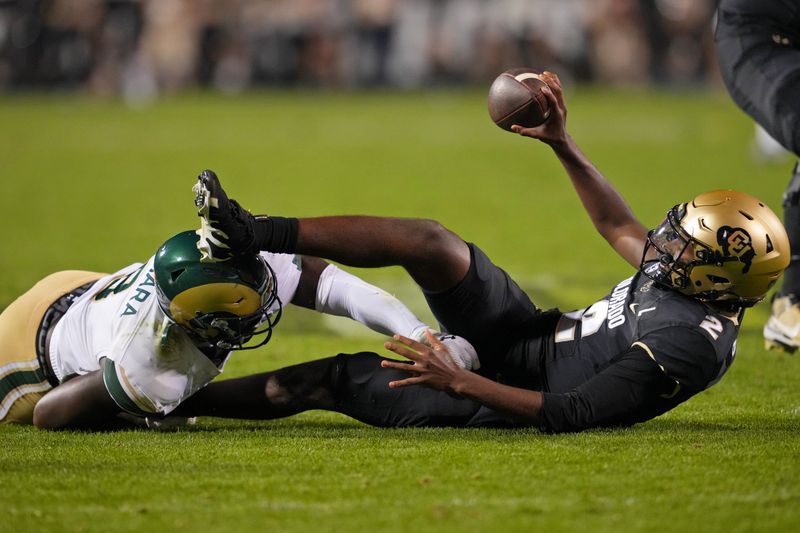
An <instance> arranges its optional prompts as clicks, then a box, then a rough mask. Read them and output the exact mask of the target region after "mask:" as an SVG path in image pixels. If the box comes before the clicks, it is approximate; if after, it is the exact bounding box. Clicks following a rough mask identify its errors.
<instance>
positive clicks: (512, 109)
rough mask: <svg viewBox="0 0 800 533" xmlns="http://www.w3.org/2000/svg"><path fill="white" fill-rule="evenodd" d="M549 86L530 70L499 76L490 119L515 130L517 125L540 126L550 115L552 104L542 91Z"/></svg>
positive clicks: (492, 91) (492, 92)
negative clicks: (513, 126)
mask: <svg viewBox="0 0 800 533" xmlns="http://www.w3.org/2000/svg"><path fill="white" fill-rule="evenodd" d="M544 87H547V84H546V83H545V82H544V81H542V78H541V76H540V75H539V74H538V73H537V72H534V71H533V70H532V69H529V68H517V69H512V70H507V71H505V72H503V73H502V74H500V75H499V76H497V78H496V79H495V80H494V82H493V83H492V86H491V87H490V88H489V116H490V117H491V118H492V121H493V122H494V123H495V124H497V125H498V126H500V127H501V128H503V129H504V130H507V131H511V126H512V125H513V124H519V125H520V126H525V127H527V128H533V127H535V126H538V125H540V124H542V123H544V121H546V120H547V118H548V117H549V116H550V102H548V100H547V97H546V96H545V94H544V93H543V92H542V89H543V88H544Z"/></svg>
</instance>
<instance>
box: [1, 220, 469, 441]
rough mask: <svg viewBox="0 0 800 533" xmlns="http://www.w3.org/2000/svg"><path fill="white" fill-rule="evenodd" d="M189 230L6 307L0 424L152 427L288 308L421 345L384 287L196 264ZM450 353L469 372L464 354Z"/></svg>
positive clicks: (263, 268) (65, 276)
mask: <svg viewBox="0 0 800 533" xmlns="http://www.w3.org/2000/svg"><path fill="white" fill-rule="evenodd" d="M197 233H198V232H193V231H186V232H183V233H179V234H177V235H175V236H174V237H172V238H170V239H169V240H167V241H166V242H165V243H164V244H163V245H162V246H161V247H160V248H159V249H158V251H157V252H156V254H155V255H154V256H153V257H151V258H150V259H148V260H147V261H146V262H145V263H136V264H133V265H130V266H128V267H125V268H123V269H121V270H119V271H118V272H115V273H113V274H102V273H95V272H84V271H66V272H59V273H56V274H53V275H51V276H48V277H47V278H45V279H44V280H42V281H40V282H39V283H37V284H36V285H35V286H34V287H33V288H32V289H30V290H29V291H28V292H26V293H25V294H24V295H22V296H21V297H20V298H18V299H17V300H15V301H14V302H13V303H12V304H11V305H9V306H8V308H6V309H5V310H4V311H3V313H2V314H0V339H2V344H3V356H2V357H0V423H2V422H21V423H31V422H33V423H34V424H35V425H36V426H38V427H42V428H51V429H55V428H108V427H113V426H116V425H118V424H123V425H127V424H131V423H133V424H136V425H139V424H141V423H145V422H146V420H147V418H148V417H149V418H150V419H152V420H158V419H160V418H162V417H164V416H165V415H168V414H169V413H170V412H172V411H173V410H174V409H175V408H176V407H177V406H178V405H180V403H181V402H182V401H184V400H185V399H186V398H188V397H190V396H191V395H192V394H194V393H195V392H197V391H198V390H199V389H201V388H202V387H204V386H205V385H206V384H208V383H209V382H210V381H211V380H212V379H214V378H215V377H216V376H217V375H219V374H220V373H221V372H222V370H223V367H224V365H225V361H226V360H227V358H228V357H229V355H230V353H231V351H232V350H240V349H251V348H256V347H258V346H261V345H263V344H264V343H266V342H267V341H268V340H269V339H270V337H271V336H272V332H273V328H274V327H275V325H276V324H277V323H278V320H279V319H280V316H281V310H282V307H283V305H286V304H288V303H292V304H295V305H299V306H302V307H307V308H311V309H316V310H317V311H319V312H322V313H327V314H331V315H338V316H346V317H350V318H352V319H353V320H357V321H359V322H361V323H363V324H365V325H366V326H368V327H370V328H371V329H373V330H375V331H378V332H380V333H383V334H386V335H392V334H397V333H402V334H403V335H409V336H416V337H417V338H419V337H421V336H422V334H423V332H424V331H425V329H426V327H427V326H426V325H425V324H424V323H423V322H421V321H420V320H419V319H417V318H416V317H415V316H414V314H413V313H412V312H411V311H410V310H409V309H408V308H406V307H405V306H404V305H403V304H402V303H401V302H400V301H398V300H397V299H396V298H394V297H393V296H391V295H390V294H388V293H387V292H385V291H383V290H381V289H379V288H377V287H375V286H373V285H370V284H368V283H366V282H364V281H363V280H361V279H359V278H357V277H355V276H353V275H351V274H348V273H347V272H345V271H343V270H341V269H339V268H337V267H336V266H334V265H330V264H328V263H326V262H325V261H323V260H321V259H318V258H315V257H308V256H303V257H301V256H297V255H293V254H276V253H268V252H263V253H253V254H246V255H244V256H239V257H236V258H233V259H231V260H229V261H225V262H216V263H214V262H204V261H202V260H201V259H202V257H201V252H200V251H199V250H198V248H197V242H198V240H199V237H198V234H197ZM449 342H453V341H452V340H451V341H449ZM458 346H459V347H455V348H454V350H455V351H456V352H457V353H463V354H465V362H464V364H465V366H469V365H470V362H469V360H468V359H469V358H470V357H471V355H470V353H469V351H470V347H469V346H468V344H467V343H464V342H463V341H461V343H460V344H459V345H458ZM118 415H119V416H118Z"/></svg>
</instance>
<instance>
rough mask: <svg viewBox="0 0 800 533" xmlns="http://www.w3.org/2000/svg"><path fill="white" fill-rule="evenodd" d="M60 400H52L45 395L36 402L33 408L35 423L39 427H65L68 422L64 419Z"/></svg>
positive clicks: (52, 428) (50, 428)
mask: <svg viewBox="0 0 800 533" xmlns="http://www.w3.org/2000/svg"><path fill="white" fill-rule="evenodd" d="M61 411H62V409H60V406H59V405H58V402H55V401H52V400H51V398H48V396H45V397H44V398H42V399H41V400H39V401H38V402H37V403H36V406H35V407H34V408H33V425H34V426H36V427H37V428H39V429H49V430H56V429H63V428H64V427H66V425H67V422H66V420H65V419H64V416H63V413H62V412H61Z"/></svg>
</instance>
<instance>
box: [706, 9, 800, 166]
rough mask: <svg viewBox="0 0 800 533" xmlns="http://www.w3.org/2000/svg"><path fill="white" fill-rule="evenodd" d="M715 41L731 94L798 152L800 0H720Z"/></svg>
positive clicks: (782, 141) (782, 140)
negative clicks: (799, 0) (797, 0)
mask: <svg viewBox="0 0 800 533" xmlns="http://www.w3.org/2000/svg"><path fill="white" fill-rule="evenodd" d="M716 44H717V56H718V58H719V65H720V71H721V73H722V78H723V80H724V81H725V85H726V87H727V88H728V91H729V92H730V94H731V97H732V98H733V100H734V101H735V102H736V103H737V104H738V105H739V107H741V108H742V110H744V111H745V112H746V113H747V114H748V115H750V116H751V117H753V119H755V121H756V122H758V123H759V124H760V125H761V126H763V127H764V129H765V130H767V132H769V134H770V135H772V136H773V137H774V138H775V139H776V140H777V141H778V142H780V143H781V144H782V145H783V146H785V147H786V148H787V149H789V150H791V151H792V152H794V153H795V154H798V155H800V3H798V2H796V1H793V0H722V1H721V2H720V6H719V10H718V11H717V31H716Z"/></svg>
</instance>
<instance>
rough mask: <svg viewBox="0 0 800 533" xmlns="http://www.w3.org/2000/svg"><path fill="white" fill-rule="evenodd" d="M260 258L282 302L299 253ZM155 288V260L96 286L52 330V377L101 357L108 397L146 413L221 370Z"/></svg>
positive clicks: (171, 404) (166, 408) (90, 366)
mask: <svg viewBox="0 0 800 533" xmlns="http://www.w3.org/2000/svg"><path fill="white" fill-rule="evenodd" d="M261 255H262V256H263V257H264V259H266V260H267V262H268V263H269V264H270V266H271V267H272V269H273V270H274V272H275V278H276V280H277V287H278V297H279V298H280V301H281V302H282V303H283V304H288V303H289V302H290V301H291V300H292V298H294V294H295V292H296V290H297V285H298V284H299V282H300V258H299V257H298V256H294V255H288V254H270V253H266V252H264V253H262V254H261ZM155 290H156V287H155V278H154V271H153V257H151V258H150V259H149V260H148V261H147V263H144V264H142V263H134V264H132V265H130V266H128V267H126V268H123V269H122V270H120V271H118V272H116V273H114V274H112V275H110V276H106V277H104V278H102V279H100V280H98V281H97V282H96V283H94V284H93V285H92V287H91V289H89V290H88V291H87V292H86V293H85V294H83V295H82V296H81V297H80V298H78V299H77V300H76V301H75V303H73V304H72V306H71V307H70V308H69V310H68V311H67V313H66V314H65V315H64V317H63V318H62V319H61V320H60V321H59V322H58V324H56V327H55V329H54V330H53V335H52V338H51V340H50V361H51V363H52V367H53V371H54V372H55V374H56V377H57V378H58V380H59V381H63V379H64V378H65V377H66V376H69V375H72V374H86V373H88V372H92V371H95V370H99V369H100V360H101V359H102V358H107V360H108V363H107V364H106V367H105V371H104V376H103V377H104V381H105V384H106V388H107V389H108V391H109V394H111V397H112V398H114V401H115V402H117V404H118V405H119V406H120V407H121V408H123V409H125V410H126V411H128V412H131V413H134V414H138V415H145V414H148V413H161V414H167V413H169V412H171V411H172V410H173V409H175V408H176V407H177V406H178V405H179V404H180V403H181V402H182V401H183V400H185V399H186V398H188V397H189V396H191V395H192V394H194V393H195V392H197V391H198V390H199V389H201V388H202V387H204V386H205V385H207V384H208V383H209V382H210V381H211V380H212V379H214V378H215V377H216V376H217V375H219V373H220V372H222V367H223V366H224V359H223V361H222V362H221V363H220V364H219V366H217V365H215V364H214V363H213V362H212V361H211V360H210V359H209V358H208V357H206V356H205V355H204V354H203V353H202V352H201V351H200V350H199V349H197V347H195V345H194V344H193V343H192V341H191V340H190V338H189V336H188V335H187V334H186V332H185V331H184V330H183V329H182V328H181V327H179V326H177V325H175V324H174V323H173V322H171V321H170V320H169V319H167V317H166V315H165V314H164V312H163V311H162V310H161V308H160V307H159V305H158V301H157V298H156V294H155ZM277 305H278V304H277V302H276V303H275V304H274V306H273V308H271V311H274V310H277ZM225 358H227V356H226V357H225Z"/></svg>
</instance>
